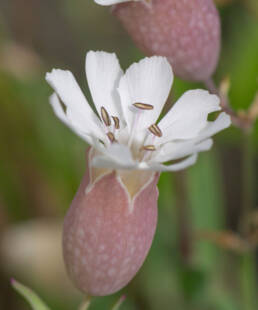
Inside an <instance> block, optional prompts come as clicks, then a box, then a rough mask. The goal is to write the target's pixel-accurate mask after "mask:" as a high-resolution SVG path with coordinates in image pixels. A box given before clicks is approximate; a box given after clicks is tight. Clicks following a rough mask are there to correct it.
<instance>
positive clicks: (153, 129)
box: [148, 124, 162, 137]
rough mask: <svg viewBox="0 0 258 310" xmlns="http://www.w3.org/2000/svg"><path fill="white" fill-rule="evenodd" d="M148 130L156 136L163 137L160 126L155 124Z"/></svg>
mask: <svg viewBox="0 0 258 310" xmlns="http://www.w3.org/2000/svg"><path fill="white" fill-rule="evenodd" d="M148 129H149V131H150V132H151V133H152V134H154V136H157V137H162V131H161V130H160V128H159V126H158V125H156V124H153V125H151V126H150V127H149V128H148Z"/></svg>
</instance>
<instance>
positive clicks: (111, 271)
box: [108, 268, 116, 277]
mask: <svg viewBox="0 0 258 310" xmlns="http://www.w3.org/2000/svg"><path fill="white" fill-rule="evenodd" d="M115 273H116V270H115V268H110V269H109V270H108V275H109V276H110V277H112V276H113V275H114V274H115Z"/></svg>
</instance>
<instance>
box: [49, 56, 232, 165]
mask: <svg viewBox="0 0 258 310" xmlns="http://www.w3.org/2000/svg"><path fill="white" fill-rule="evenodd" d="M86 75H87V80H88V85H89V89H90V92H91V96H92V99H93V101H94V104H95V107H96V110H97V112H98V116H97V115H96V114H95V113H94V112H93V110H92V109H91V107H90V105H89V104H88V102H87V100H86V98H85V96H84V95H83V93H82V91H81V89H80V87H79V86H78V84H77V82H76V80H75V78H74V76H73V74H72V73H71V72H70V71H64V70H59V69H54V70H53V71H52V72H51V73H47V75H46V80H47V81H48V83H49V84H50V85H51V86H52V87H53V88H54V90H55V93H54V94H53V95H52V96H51V97H50V103H51V105H52V107H53V109H54V111H55V113H56V115H57V116H58V117H59V118H60V119H61V120H62V121H63V122H64V123H65V124H66V125H67V126H69V127H70V128H71V129H72V130H73V131H74V132H75V133H77V134H78V135H79V136H80V137H82V138H83V139H84V140H85V141H86V142H87V143H89V144H90V145H92V146H93V147H94V148H95V149H96V150H97V152H96V153H97V155H96V156H95V157H94V159H93V165H94V166H97V167H106V168H110V169H118V170H119V169H121V170H123V169H130V170H134V169H140V170H153V171H177V170H181V169H184V168H186V167H188V166H190V165H193V164H194V163H195V161H196V159H197V154H198V153H199V152H201V151H207V150H209V149H210V148H211V146H212V139H211V138H210V137H211V136H212V135H214V134H215V133H217V132H219V131H220V130H222V129H224V128H227V127H228V126H229V125H230V117H229V116H228V115H227V114H226V113H224V112H222V113H221V114H220V115H219V116H218V117H217V119H216V120H215V121H212V122H211V121H208V120H207V117H208V114H209V113H211V112H214V111H219V110H221V108H220V106H219V98H218V97H217V96H216V95H211V94H209V93H208V92H207V91H205V90H200V89H196V90H190V91H187V92H186V93H185V94H184V95H183V96H182V97H181V98H180V99H179V100H178V101H177V102H176V103H175V104H174V105H173V107H172V108H171V109H170V110H169V112H168V113H167V114H166V115H165V116H164V117H163V118H162V119H161V121H159V122H158V123H157V120H158V118H159V115H160V113H161V111H162V108H163V106H164V104H165V102H166V100H167V97H168V95H169V92H170V89H171V85H172V82H173V72H172V69H171V66H170V64H169V63H168V61H167V60H166V58H164V57H158V56H154V57H150V58H144V59H143V60H141V61H140V62H139V63H134V64H133V65H131V66H130V67H129V69H128V70H127V71H126V72H125V73H123V71H122V69H121V68H120V65H119V62H118V59H117V57H116V55H115V54H110V53H105V52H92V51H90V52H89V53H88V54H87V56H86ZM61 101H62V103H63V105H62V104H61ZM63 106H64V108H63ZM171 161H174V162H173V163H172V164H171V163H170V165H164V164H162V163H165V162H171Z"/></svg>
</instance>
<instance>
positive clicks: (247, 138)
mask: <svg viewBox="0 0 258 310" xmlns="http://www.w3.org/2000/svg"><path fill="white" fill-rule="evenodd" d="M243 138H244V141H243V146H244V147H243V207H242V216H241V218H240V223H239V224H240V225H239V226H240V227H239V228H240V231H241V233H242V235H243V237H246V238H247V237H248V232H249V227H248V226H249V225H248V219H249V217H250V215H251V212H252V209H253V205H254V200H253V199H254V186H253V185H254V175H253V173H254V171H255V170H254V167H253V162H254V161H253V143H252V132H249V133H244V136H243ZM240 274H241V289H242V302H243V308H242V309H243V310H255V309H256V308H255V298H256V278H255V274H256V272H255V253H253V251H251V252H249V253H246V254H244V255H243V256H242V257H241V268H240Z"/></svg>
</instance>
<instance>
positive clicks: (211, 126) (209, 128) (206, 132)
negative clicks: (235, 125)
mask: <svg viewBox="0 0 258 310" xmlns="http://www.w3.org/2000/svg"><path fill="white" fill-rule="evenodd" d="M230 124H231V119H230V116H229V115H228V114H226V113H225V112H222V113H220V115H219V116H218V117H217V119H216V120H215V121H213V122H208V124H207V125H206V127H205V128H204V129H203V130H202V131H201V132H200V137H201V138H207V137H210V136H213V135H215V134H216V133H218V132H219V131H221V130H223V129H225V128H228V127H229V126H230Z"/></svg>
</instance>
